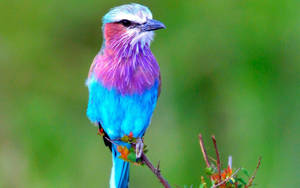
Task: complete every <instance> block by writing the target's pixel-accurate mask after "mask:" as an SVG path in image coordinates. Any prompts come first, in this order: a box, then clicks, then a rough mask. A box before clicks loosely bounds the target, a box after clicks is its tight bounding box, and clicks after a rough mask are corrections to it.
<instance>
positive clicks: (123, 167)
mask: <svg viewBox="0 0 300 188" xmlns="http://www.w3.org/2000/svg"><path fill="white" fill-rule="evenodd" d="M119 155H120V154H119V152H118V151H117V147H116V146H113V147H112V161H113V167H112V170H111V177H110V188H128V183H129V163H128V162H126V161H124V160H122V159H120V158H119Z"/></svg>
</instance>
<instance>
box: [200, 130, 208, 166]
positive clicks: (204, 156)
mask: <svg viewBox="0 0 300 188" xmlns="http://www.w3.org/2000/svg"><path fill="white" fill-rule="evenodd" d="M198 137H199V143H200V148H201V151H202V154H203V158H204V161H205V163H206V166H207V167H208V168H209V167H210V163H209V161H208V158H207V153H206V149H205V147H204V142H203V139H202V134H199V136H198Z"/></svg>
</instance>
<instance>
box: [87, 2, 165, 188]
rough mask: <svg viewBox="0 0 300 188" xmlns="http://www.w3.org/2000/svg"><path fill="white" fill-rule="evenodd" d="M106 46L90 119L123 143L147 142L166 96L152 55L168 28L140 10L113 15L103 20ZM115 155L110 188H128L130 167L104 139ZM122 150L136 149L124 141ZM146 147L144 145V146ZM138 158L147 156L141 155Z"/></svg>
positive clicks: (98, 62) (93, 78)
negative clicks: (159, 103)
mask: <svg viewBox="0 0 300 188" xmlns="http://www.w3.org/2000/svg"><path fill="white" fill-rule="evenodd" d="M102 21H103V27H102V30H103V37H104V41H103V44H102V48H101V50H100V52H99V53H98V54H97V55H96V57H95V58H94V61H93V63H92V65H91V67H90V71H89V75H88V78H87V81H86V85H87V86H88V89H89V102H88V108H87V116H88V118H89V119H90V121H91V122H93V123H96V124H97V125H98V126H99V129H101V130H103V132H104V134H105V137H107V138H109V139H110V140H117V139H120V138H122V137H123V136H124V135H129V134H131V135H132V136H133V137H135V138H142V137H143V135H144V134H145V131H146V129H147V127H148V125H149V123H150V120H151V116H152V113H153V110H154V108H155V106H156V102H157V98H158V96H159V93H160V85H161V80H160V69H159V65H158V63H157V62H156V60H155V57H154V56H153V54H152V52H151V50H150V43H151V41H152V40H153V36H154V32H153V31H154V30H158V29H162V28H165V26H164V24H162V23H161V22H159V21H157V20H154V19H152V13H151V11H150V10H149V9H148V8H147V7H145V6H142V5H139V4H127V5H122V6H118V7H115V8H113V9H111V10H110V11H109V12H108V13H107V14H106V15H105V16H104V17H103V20H102ZM104 142H105V144H106V145H107V146H108V147H109V148H110V150H111V151H112V161H113V167H112V170H111V178H110V187H111V188H127V187H128V182H129V163H128V162H126V161H124V160H122V159H120V158H119V156H120V153H119V152H118V150H117V146H116V145H115V144H112V143H111V142H109V141H108V140H106V139H104ZM118 144H120V145H123V146H126V147H130V145H128V144H126V143H122V142H121V141H118ZM137 145H139V146H137V147H139V148H140V146H142V145H143V143H142V139H139V142H138V144H137ZM136 155H137V157H140V156H141V153H140V152H137V154H136Z"/></svg>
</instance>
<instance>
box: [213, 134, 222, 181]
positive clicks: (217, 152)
mask: <svg viewBox="0 0 300 188" xmlns="http://www.w3.org/2000/svg"><path fill="white" fill-rule="evenodd" d="M211 138H212V140H213V143H214V147H215V150H216V155H217V168H218V174H219V181H220V180H221V163H220V155H219V151H218V147H217V141H216V138H215V136H214V135H213V136H211Z"/></svg>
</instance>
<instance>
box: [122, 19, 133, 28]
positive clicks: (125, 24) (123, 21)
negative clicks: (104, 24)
mask: <svg viewBox="0 0 300 188" xmlns="http://www.w3.org/2000/svg"><path fill="white" fill-rule="evenodd" d="M120 23H121V24H122V25H124V26H125V27H129V26H130V25H131V21H129V20H121V21H120Z"/></svg>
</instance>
